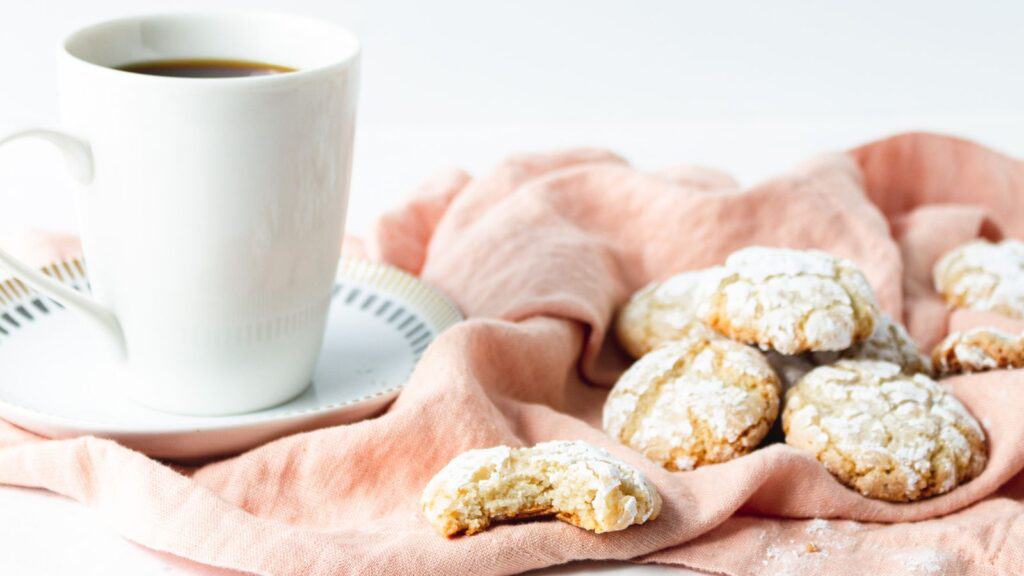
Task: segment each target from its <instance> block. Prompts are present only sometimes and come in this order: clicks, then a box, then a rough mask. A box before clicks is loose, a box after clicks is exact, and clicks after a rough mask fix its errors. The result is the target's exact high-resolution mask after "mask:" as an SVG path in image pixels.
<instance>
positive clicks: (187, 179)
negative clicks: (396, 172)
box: [0, 13, 359, 415]
mask: <svg viewBox="0 0 1024 576" xmlns="http://www.w3.org/2000/svg"><path fill="white" fill-rule="evenodd" d="M358 56H359V44H358V41H357V40H356V38H355V37H354V36H353V35H352V34H350V33H349V32H347V31H345V30H344V29H342V28H339V27H337V26H335V25H333V24H329V23H325V22H320V21H316V20H310V19H306V18H302V17H297V16H288V15H278V14H252V13H239V14H232V13H225V14H178V15H158V16H142V17H133V18H125V19H120V20H113V21H108V22H104V23H101V24H97V25H94V26H90V27H88V28H85V29H82V30H79V31H78V32H75V33H74V34H72V35H71V36H69V37H68V38H67V40H66V41H65V42H64V44H63V46H62V49H61V50H60V55H59V61H60V103H61V118H62V123H63V125H62V128H61V129H60V130H52V129H29V130H24V131H20V132H16V133H14V134H11V135H9V136H6V137H5V138H0V144H2V143H4V142H7V141H10V140H13V139H17V138H27V137H37V138H42V139H44V140H47V141H49V142H51V143H53V144H55V145H56V146H57V147H59V148H60V149H61V150H62V151H63V152H64V157H65V159H66V160H67V164H68V166H69V168H70V170H71V173H72V174H73V176H74V177H75V179H76V180H78V181H79V182H80V183H81V184H83V185H84V186H82V187H81V190H80V191H79V193H78V200H79V202H78V209H79V213H80V216H81V218H80V220H81V234H82V243H83V251H84V255H85V261H86V264H87V266H88V268H89V278H90V280H91V284H92V297H91V298H90V297H88V296H86V295H83V294H81V293H78V292H75V291H74V290H72V289H69V288H67V287H65V286H63V285H61V284H59V283H57V282H55V281H53V280H51V279H50V278H48V277H46V276H44V275H42V274H40V273H39V272H37V271H36V270H34V269H33V268H32V267H30V266H28V265H26V264H24V263H22V262H19V261H18V260H16V259H14V258H12V257H11V256H10V255H9V254H6V253H4V252H2V251H0V264H2V265H3V266H4V267H6V268H7V269H8V270H9V271H10V272H11V273H12V274H14V275H16V276H17V277H19V278H20V279H21V280H22V281H24V282H25V283H26V284H28V285H30V286H32V287H33V288H35V289H37V290H39V291H41V292H43V293H45V294H47V295H49V296H50V297H52V298H54V299H55V300H57V301H59V302H61V303H63V304H64V305H66V306H67V307H68V308H70V309H72V310H75V311H77V312H80V313H82V314H83V315H84V316H85V317H86V318H88V319H91V320H92V321H93V323H94V324H95V325H96V326H98V327H99V328H100V330H101V333H102V334H104V335H105V337H106V338H107V339H108V340H109V341H110V343H111V344H112V348H113V349H114V350H116V351H117V357H118V359H117V361H116V362H117V364H118V368H117V370H116V373H117V375H118V380H119V381H121V382H123V386H124V389H125V392H126V393H127V394H128V395H129V396H131V397H132V398H134V399H136V400H137V401H139V402H141V403H143V404H145V405H148V406H151V407H153V408H156V409H159V410H165V411H169V412H177V413H184V414H196V415H202V414H211V415H212V414H228V413H241V412H249V411H254V410H259V409H261V408H266V407H269V406H272V405H275V404H279V403H281V402H284V401H287V400H288V399H290V398H292V397H294V396H296V395H298V394H299V393H301V392H302V391H303V390H304V389H305V388H306V386H308V384H309V382H310V378H311V376H312V373H313V367H314V364H315V362H316V359H317V355H318V353H319V350H320V346H321V343H322V340H323V334H324V327H325V322H326V316H327V309H328V306H329V303H330V295H331V290H332V285H333V280H334V275H335V272H336V268H337V264H338V258H339V251H340V245H341V237H342V232H343V226H344V218H345V209H346V204H347V199H348V188H349V175H350V173H351V164H352V162H351V161H352V137H353V131H354V127H355V109H356V92H357V73H358V69H357V64H358ZM190 58H205V59H226V60H245V61H256V62H266V63H269V64H275V65H281V66H287V67H290V68H295V69H296V71H295V72H288V73H281V74H273V75H265V76H250V77H231V78H211V79H206V78H176V77H165V76H152V75H144V74H138V73H133V72H125V71H122V70H118V69H117V68H118V67H120V66H124V65H127V64H132V63H139V62H148V61H159V60H176V59H190ZM55 358H56V360H55V361H59V356H55Z"/></svg>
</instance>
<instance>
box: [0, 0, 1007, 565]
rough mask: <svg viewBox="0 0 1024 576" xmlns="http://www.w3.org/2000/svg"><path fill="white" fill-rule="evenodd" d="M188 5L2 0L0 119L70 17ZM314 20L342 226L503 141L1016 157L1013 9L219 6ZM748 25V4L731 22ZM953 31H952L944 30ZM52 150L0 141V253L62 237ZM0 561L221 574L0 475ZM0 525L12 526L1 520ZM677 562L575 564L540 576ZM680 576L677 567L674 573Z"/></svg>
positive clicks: (486, 156) (47, 105)
mask: <svg viewBox="0 0 1024 576" xmlns="http://www.w3.org/2000/svg"><path fill="white" fill-rule="evenodd" d="M209 5H210V3H209V2H206V1H204V0H186V1H182V2H175V3H173V4H172V3H170V2H168V1H164V0H92V1H90V2H75V1H73V0H50V1H39V2H20V3H9V4H7V5H4V7H3V10H4V12H3V16H2V18H0V132H2V131H3V130H6V129H9V128H13V127H15V126H21V125H24V124H31V123H53V122H54V121H55V118H56V114H55V97H54V85H55V81H54V69H53V68H54V67H53V56H52V50H53V46H54V45H55V43H56V41H57V39H59V38H60V37H61V36H62V35H63V34H65V33H66V32H67V31H69V30H71V29H73V28H74V27H75V26H78V25H80V24H81V23H84V22H89V21H94V20H97V19H100V18H104V17H109V16H113V15H120V14H124V13H136V12H140V11H164V10H168V9H186V8H205V7H208V6H209ZM216 6H217V7H218V8H252V7H258V8H262V9H271V10H289V11H295V12H300V13H306V14H312V15H318V16H322V17H326V18H331V19H334V20H337V21H340V22H343V23H346V24H348V25H350V26H351V27H353V28H354V29H355V30H356V31H357V32H359V33H360V34H361V36H362V37H363V39H364V46H365V52H364V61H363V64H364V66H363V71H364V84H363V104H362V111H361V113H360V128H359V131H358V135H357V148H356V159H355V171H354V181H353V187H352V198H351V202H350V211H349V226H348V227H349V231H351V232H354V233H358V234H365V233H367V232H368V231H369V230H370V229H371V225H372V222H373V221H374V219H375V218H376V216H377V215H378V214H380V213H381V211H383V210H385V209H386V208H387V207H389V206H393V205H395V204H396V203H398V202H399V201H400V199H401V197H402V194H403V193H404V192H406V191H408V190H409V189H411V188H412V187H413V186H414V185H415V184H416V183H417V182H418V181H419V180H420V179H421V178H423V177H425V176H426V175H428V174H429V173H430V172H431V171H432V170H434V169H436V168H438V167H441V166H447V165H457V166H462V167H465V168H468V169H470V170H471V171H473V172H480V171H482V170H484V169H486V167H487V166H489V165H491V164H493V163H494V162H496V161H497V160H498V159H500V157H501V156H502V155H504V154H506V153H509V152H514V151H520V150H543V149H549V148H561V147H566V146H573V145H594V146H607V147H610V148H612V149H614V150H616V151H618V152H619V153H621V154H623V155H624V156H626V157H627V158H629V159H630V160H632V161H633V162H634V163H635V164H637V165H638V166H640V167H642V168H658V167H662V166H665V165H668V164H672V163H701V164H706V165H710V166H715V167H720V168H724V169H727V170H729V171H731V172H732V173H733V174H735V175H736V176H738V177H739V178H740V179H741V180H742V181H744V182H747V183H750V182H755V181H757V180H758V179H760V178H764V177H766V176H769V175H771V174H774V173H777V172H779V171H781V170H784V169H786V168H787V167H789V166H791V165H793V164H795V163H797V162H799V161H801V160H803V159H805V158H806V157H808V156H810V155H813V154H816V153H818V152H821V151H824V150H831V149H841V148H845V147H847V146H850V145H854V144H857V143H860V142H862V141H865V140H869V139H873V138H876V137H880V136H883V135H886V134H888V133H892V132H896V131H901V130H908V129H930V130H937V131H943V132H952V133H956V134H959V135H963V136H967V137H971V138H976V139H978V140H981V141H983V142H985V143H987V144H989V145H991V146H994V147H996V148H999V149H1002V150H1004V151H1006V152H1009V153H1012V154H1014V155H1016V156H1024V106H1022V104H1021V103H1022V102H1024V75H1021V74H1019V73H1017V72H1018V69H1019V62H1018V59H1019V56H1020V53H1021V52H1022V50H1021V48H1022V47H1024V46H1022V39H1021V36H1020V34H1019V30H1018V27H1019V22H1020V21H1021V17H1022V16H1024V5H1020V4H1018V5H1014V6H1008V3H1005V2H1004V3H996V2H992V3H975V4H972V5H971V7H970V8H969V10H968V9H966V8H965V7H964V6H963V5H962V4H959V3H953V2H941V1H940V2H936V1H927V2H925V1H914V2H902V3H879V2H860V3H848V2H840V1H834V0H833V1H823V2H814V3H808V2H796V1H793V0H780V1H779V2H772V3H762V2H756V1H749V2H747V3H746V4H745V5H744V6H741V7H737V6H736V4H735V3H721V4H720V5H715V3H708V2H695V1H694V2H652V1H649V2H639V3H633V2H628V3H627V2H614V1H593V0H564V1H560V2H547V1H541V0H527V1H524V2H516V3H503V4H500V5H499V4H496V3H483V2H476V1H471V0H436V1H434V2H430V3H420V2H415V1H414V0H385V1H383V2H381V1H377V2H363V1H362V0H341V1H338V0H291V1H288V2H285V1H284V0H255V1H247V0H223V1H221V2H218V3H216ZM744 16H745V17H744ZM951 30H955V31H956V33H955V34H953V33H950V31H951ZM57 163H58V157H57V154H56V153H55V152H53V151H52V150H50V149H49V148H47V147H46V146H45V145H42V144H39V143H33V142H24V143H20V142H19V143H17V144H15V145H12V146H10V147H7V148H4V149H3V151H2V152H0V206H3V209H2V210H0V245H5V240H4V239H5V238H10V237H11V236H12V235H14V234H17V233H18V232H19V231H21V230H24V229H26V228H44V229H53V230H72V231H73V230H75V229H76V228H77V224H76V219H75V214H74V211H73V207H72V203H71V201H70V194H69V193H68V188H69V185H68V183H67V179H66V177H65V176H64V175H63V174H62V172H61V170H60V169H58V168H57V167H56V164H57ZM0 515H2V517H3V518H4V521H2V522H0V574H4V575H7V574H12V575H19V576H21V575H24V576H32V575H37V574H47V575H48V574H66V573H75V574H81V575H93V574H95V575H103V576H107V575H111V574H183V575H191V574H225V573H227V572H225V571H219V570H212V569H209V568H205V567H203V566H199V565H197V564H194V563H191V562H188V561H184V560H182V559H180V558H176V557H173V556H171V555H167V554H158V553H154V552H152V551H149V550H147V549H145V548H142V547H140V546H137V545H135V544H132V543H130V542H128V541H126V540H124V539H122V538H120V537H119V536H117V535H116V534H115V533H114V532H113V530H112V529H111V528H110V526H109V525H107V523H106V522H105V520H104V518H103V517H101V516H99V515H97V514H96V513H94V512H93V511H91V510H89V509H88V508H86V507H84V506H81V505H79V504H77V503H75V502H73V501H71V500H68V499H65V498H62V497H58V496H54V495H52V494H48V493H46V492H42V491H38V490H28V489H21V488H10V487H0ZM12 519H13V521H12ZM595 571H597V572H600V573H603V574H653V573H658V572H674V573H680V571H678V570H670V569H664V568H659V567H650V566H646V567H636V566H631V565H628V564H617V563H600V564H594V563H582V564H575V565H571V566H568V567H559V568H557V569H553V570H547V571H542V572H541V573H544V574H567V573H590V572H595ZM682 573H683V574H688V573H689V572H686V571H682Z"/></svg>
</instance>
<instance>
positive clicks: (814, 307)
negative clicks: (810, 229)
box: [697, 246, 879, 355]
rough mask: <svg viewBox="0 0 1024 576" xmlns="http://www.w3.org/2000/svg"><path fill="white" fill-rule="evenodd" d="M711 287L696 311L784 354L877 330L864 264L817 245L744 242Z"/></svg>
mask: <svg viewBox="0 0 1024 576" xmlns="http://www.w3.org/2000/svg"><path fill="white" fill-rule="evenodd" d="M706 290H707V292H706V293H704V294H702V295H701V298H700V305H699V306H698V310H697V315H698V317H699V318H700V319H701V320H703V321H704V322H705V323H706V324H708V326H710V327H711V328H713V329H715V330H717V331H718V332H721V333H722V334H724V335H726V336H728V337H729V338H732V339H733V340H737V341H740V342H745V343H748V344H756V345H758V346H760V347H761V348H762V349H765V350H767V349H774V350H776V351H778V352H781V353H783V354H790V355H791V354H799V353H801V352H806V351H838V350H844V349H846V348H849V347H850V346H852V345H853V344H855V343H857V342H860V341H862V340H864V339H866V338H868V337H869V336H870V335H871V333H872V331H873V330H874V328H875V323H876V322H877V318H878V315H879V312H878V304H877V302H876V301H875V296H874V293H873V292H872V290H871V287H870V286H869V285H868V282H867V279H865V278H864V275H863V274H862V273H861V272H860V270H858V269H857V267H856V266H855V265H854V264H853V263H852V262H850V261H849V260H845V259H842V258H835V257H833V256H831V255H829V254H827V253H825V252H821V251H818V250H791V249H786V248H765V247H757V246H755V247H751V248H745V249H743V250H740V251H738V252H734V253H733V254H732V255H730V256H729V257H728V258H727V259H726V261H725V265H724V266H723V267H722V272H721V275H720V279H719V281H718V282H716V283H709V285H708V288H706Z"/></svg>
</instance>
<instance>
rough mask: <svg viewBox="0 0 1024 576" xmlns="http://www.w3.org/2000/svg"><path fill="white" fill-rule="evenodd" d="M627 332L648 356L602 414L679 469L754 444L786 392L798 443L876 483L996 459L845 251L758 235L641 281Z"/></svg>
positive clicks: (904, 491) (920, 492) (627, 314)
mask: <svg viewBox="0 0 1024 576" xmlns="http://www.w3.org/2000/svg"><path fill="white" fill-rule="evenodd" d="M1022 254H1024V252H1022ZM616 331H617V334H618V337H619V340H620V342H621V343H622V345H623V347H624V348H625V349H626V351H627V352H628V353H629V354H631V355H632V356H634V357H636V358H638V360H637V361H636V363H634V364H633V366H632V367H631V368H630V369H629V370H627V371H626V372H625V373H624V374H623V375H622V377H621V378H620V379H619V381H618V383H617V384H616V385H615V387H614V388H613V389H612V391H611V393H610V394H609V396H608V400H607V402H606V404H605V408H604V420H603V424H604V428H605V430H606V431H607V432H608V433H609V434H611V435H613V436H615V437H616V438H618V439H619V440H620V441H621V442H623V443H624V444H627V445H629V446H631V447H633V448H634V449H636V450H638V451H640V452H642V453H643V454H644V455H645V456H647V457H648V458H650V459H651V460H654V461H656V462H658V463H660V464H661V465H662V466H664V467H665V468H667V469H669V470H691V469H693V468H696V467H698V466H702V465H705V464H714V463H721V462H725V461H727V460H730V459H733V458H736V457H738V456H742V455H744V454H746V453H749V452H750V451H752V450H754V449H755V448H756V447H757V446H758V445H759V444H760V443H761V441H762V440H763V439H764V437H765V436H766V435H767V433H768V431H769V430H770V428H771V427H772V424H773V423H774V422H775V420H776V418H777V417H778V414H779V407H780V404H783V408H782V427H783V430H784V432H785V435H786V442H787V443H788V444H790V445H792V446H795V447H797V448H800V449H802V450H805V451H807V452H809V453H811V454H813V455H814V456H815V457H816V458H817V459H818V460H819V461H821V462H822V464H824V465H825V467H826V468H827V469H828V470H829V471H830V472H831V473H832V474H833V475H834V476H835V477H836V478H837V479H838V480H840V481H841V482H843V483H844V484H846V485H847V486H850V487H851V488H854V489H855V490H857V491H858V492H860V493H861V494H864V495H865V496H869V497H873V498H880V499H884V500H890V501H913V500H918V499H921V498H926V497H928V496H933V495H936V494H941V493H944V492H947V491H949V490H951V489H953V488H954V487H955V486H957V485H959V484H961V483H963V482H966V481H968V480H970V479H971V478H973V477H974V476H976V475H977V474H979V473H980V472H981V470H982V468H983V467H984V465H985V460H986V448H985V437H984V433H983V432H982V430H981V427H980V426H979V425H978V423H977V422H976V421H975V419H974V418H973V417H972V416H971V415H970V413H968V411H967V410H966V409H965V408H964V407H963V406H962V405H961V404H960V402H959V401H958V400H956V398H954V397H953V396H952V395H950V394H949V393H948V392H947V391H946V389H945V388H943V387H942V386H940V385H939V384H937V383H936V382H935V381H934V380H932V378H931V377H930V373H931V363H930V362H929V360H928V359H927V358H925V357H924V356H922V355H921V354H920V353H919V352H918V350H917V346H916V345H915V344H914V342H913V340H912V339H911V338H910V336H909V335H908V334H907V331H906V330H905V329H904V328H903V326H901V325H900V324H899V323H898V322H896V321H894V320H893V319H891V318H889V317H888V316H887V315H885V314H882V313H881V312H880V310H879V306H878V303H877V301H876V299H875V296H874V293H873V292H872V290H871V287H870V285H869V284H868V282H867V280H866V279H865V277H864V275H863V274H862V273H861V272H860V271H859V270H858V269H857V267H856V266H855V265H854V264H853V263H852V262H850V261H849V260H844V259H841V258H836V257H833V256H831V255H829V254H827V253H824V252H820V251H815V250H790V249H780V248H763V247H752V248H746V249H743V250H740V251H738V252H735V253H733V254H732V255H730V256H729V257H728V258H727V259H726V261H725V263H724V264H723V265H722V266H719V267H715V268H710V269H707V270H700V271H695V272H687V273H684V274H680V275H677V276H675V277H672V278H670V279H668V280H667V281H665V282H662V283H656V284H652V285H650V286H647V287H646V288H644V289H643V290H641V291H640V292H638V293H636V294H635V295H634V296H633V297H632V299H631V300H630V301H629V302H628V303H627V304H626V306H625V307H624V308H623V309H622V310H621V312H620V314H619V317H618V321H617V325H616ZM783 396H784V397H785V401H784V402H781V400H782V397H783Z"/></svg>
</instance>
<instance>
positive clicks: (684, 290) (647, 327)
mask: <svg viewBox="0 0 1024 576" xmlns="http://www.w3.org/2000/svg"><path fill="white" fill-rule="evenodd" d="M712 275H713V272H712V271H710V270H696V271H693V272H683V273H682V274H676V275H675V276H672V277H671V278H669V279H668V280H665V281H664V282H660V283H659V282H652V283H650V284H648V285H647V286H645V287H644V288H643V289H641V290H640V291H639V292H637V293H635V294H633V297H632V298H630V299H629V302H627V303H626V305H625V306H623V307H622V310H621V311H620V312H619V317H618V321H617V322H616V325H615V329H616V333H617V334H618V337H619V342H621V343H622V347H623V348H625V349H626V352H628V353H629V354H630V355H631V356H633V357H634V358H639V357H641V356H643V355H644V354H646V353H648V352H650V351H651V350H653V349H655V348H657V347H658V346H659V345H660V344H662V343H664V342H668V341H671V340H678V339H679V338H682V337H684V336H686V335H687V334H689V333H690V332H691V331H693V330H706V329H707V327H706V326H705V325H704V324H703V323H702V322H701V321H699V320H697V317H696V311H697V295H698V293H699V292H700V287H701V284H702V282H704V281H705V280H707V279H708V278H709V277H711V276H712Z"/></svg>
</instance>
